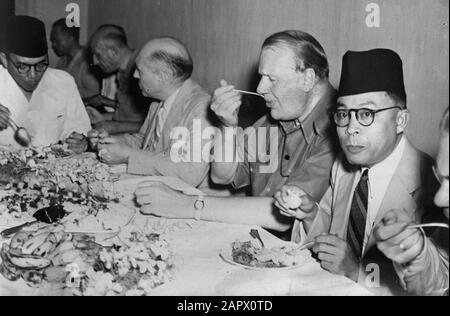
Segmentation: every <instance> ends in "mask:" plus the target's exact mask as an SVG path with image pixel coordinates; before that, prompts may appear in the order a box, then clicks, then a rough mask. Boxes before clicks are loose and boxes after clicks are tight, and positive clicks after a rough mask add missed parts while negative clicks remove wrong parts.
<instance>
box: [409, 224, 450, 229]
mask: <svg viewBox="0 0 450 316" xmlns="http://www.w3.org/2000/svg"><path fill="white" fill-rule="evenodd" d="M426 227H439V228H446V229H449V228H448V224H444V223H430V224H421V225H411V226H408V227H407V228H408V229H414V228H426Z"/></svg>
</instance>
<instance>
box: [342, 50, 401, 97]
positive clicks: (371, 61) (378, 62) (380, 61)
mask: <svg viewBox="0 0 450 316" xmlns="http://www.w3.org/2000/svg"><path fill="white" fill-rule="evenodd" d="M381 91H386V92H391V93H394V94H396V95H398V96H399V97H402V98H405V99H406V92H405V84H404V79H403V62H402V60H401V58H400V56H399V55H398V54H397V53H396V52H394V51H392V50H389V49H374V50H370V51H365V52H352V51H348V52H347V53H346V54H345V55H344V58H343V62H342V74H341V81H340V87H339V92H338V97H343V96H349V95H356V94H362V93H368V92H381Z"/></svg>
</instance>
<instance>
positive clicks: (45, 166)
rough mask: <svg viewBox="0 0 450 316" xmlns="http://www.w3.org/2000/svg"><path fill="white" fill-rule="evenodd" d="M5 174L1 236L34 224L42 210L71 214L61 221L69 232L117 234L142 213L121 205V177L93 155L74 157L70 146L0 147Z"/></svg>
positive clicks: (1, 185) (0, 186) (1, 193)
mask: <svg viewBox="0 0 450 316" xmlns="http://www.w3.org/2000/svg"><path fill="white" fill-rule="evenodd" d="M0 169H1V171H2V173H1V176H0V178H1V179H0V229H1V230H4V229H7V228H11V227H15V226H18V225H22V224H24V223H27V222H33V221H34V218H33V214H35V213H36V212H37V211H38V210H40V209H43V208H48V207H54V206H60V207H63V208H64V210H65V212H66V214H67V216H65V217H64V219H63V220H62V221H61V223H62V224H64V226H65V228H66V231H68V232H77V233H86V234H95V233H97V234H113V233H118V232H119V231H120V229H121V228H122V227H124V226H126V225H128V224H129V223H130V222H131V221H132V220H133V218H134V216H135V214H136V212H137V210H136V209H134V208H133V207H130V205H127V206H125V205H123V204H122V203H120V194H118V193H116V191H115V190H114V181H115V180H116V177H115V176H114V175H113V173H111V172H110V170H109V166H107V165H105V164H102V163H100V162H99V161H97V160H96V159H95V157H93V156H92V155H91V154H84V155H73V154H71V152H70V151H68V150H67V148H66V147H65V146H53V147H48V148H33V149H26V150H19V151H17V150H11V149H10V148H7V147H0ZM41 226H42V225H41V224H40V223H36V224H35V225H33V226H32V227H29V228H28V230H30V229H31V230H32V229H36V228H39V227H41Z"/></svg>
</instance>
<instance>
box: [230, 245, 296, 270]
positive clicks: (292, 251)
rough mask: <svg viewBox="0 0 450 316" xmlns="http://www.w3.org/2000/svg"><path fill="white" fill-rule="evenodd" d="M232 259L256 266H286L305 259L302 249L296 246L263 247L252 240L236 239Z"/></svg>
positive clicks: (245, 264)
mask: <svg viewBox="0 0 450 316" xmlns="http://www.w3.org/2000/svg"><path fill="white" fill-rule="evenodd" d="M231 250H232V252H231V257H232V260H233V261H234V262H236V263H238V264H242V265H244V266H248V267H254V268H284V267H292V266H296V265H299V264H300V263H301V262H303V261H304V258H305V257H304V255H302V251H300V250H298V247H296V246H294V245H293V246H282V247H273V248H263V247H261V245H257V244H255V243H254V242H252V241H245V242H241V241H235V242H233V243H232V244H231Z"/></svg>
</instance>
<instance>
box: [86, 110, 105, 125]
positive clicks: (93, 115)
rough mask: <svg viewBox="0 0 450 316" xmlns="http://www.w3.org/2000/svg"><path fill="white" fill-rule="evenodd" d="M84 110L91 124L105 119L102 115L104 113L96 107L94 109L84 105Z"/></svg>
mask: <svg viewBox="0 0 450 316" xmlns="http://www.w3.org/2000/svg"><path fill="white" fill-rule="evenodd" d="M86 112H87V114H88V116H89V120H90V121H91V124H92V125H94V124H97V123H100V122H103V121H105V120H106V118H105V117H104V115H103V114H102V113H100V112H99V111H98V110H97V109H95V108H93V107H91V106H87V107H86Z"/></svg>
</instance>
